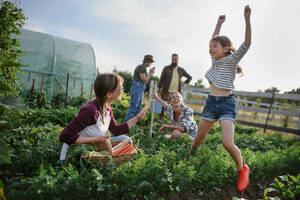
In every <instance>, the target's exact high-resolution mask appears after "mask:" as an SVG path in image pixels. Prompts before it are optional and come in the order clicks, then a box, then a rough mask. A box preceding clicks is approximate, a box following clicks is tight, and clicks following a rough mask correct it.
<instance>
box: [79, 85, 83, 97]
mask: <svg viewBox="0 0 300 200" xmlns="http://www.w3.org/2000/svg"><path fill="white" fill-rule="evenodd" d="M82 96H83V82H81V90H80V97H82Z"/></svg>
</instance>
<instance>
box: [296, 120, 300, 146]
mask: <svg viewBox="0 0 300 200" xmlns="http://www.w3.org/2000/svg"><path fill="white" fill-rule="evenodd" d="M298 130H300V115H299V116H298ZM296 140H297V141H299V140H300V135H296Z"/></svg>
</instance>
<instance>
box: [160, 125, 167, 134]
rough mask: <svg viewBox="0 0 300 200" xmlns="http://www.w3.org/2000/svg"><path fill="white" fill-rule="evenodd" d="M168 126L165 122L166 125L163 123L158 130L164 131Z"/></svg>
mask: <svg viewBox="0 0 300 200" xmlns="http://www.w3.org/2000/svg"><path fill="white" fill-rule="evenodd" d="M166 128H168V125H166V124H164V125H162V126H161V127H160V128H159V129H158V130H159V131H161V132H162V131H164V130H165V129H166Z"/></svg>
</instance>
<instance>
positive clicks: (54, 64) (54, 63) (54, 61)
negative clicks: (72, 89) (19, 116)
mask: <svg viewBox="0 0 300 200" xmlns="http://www.w3.org/2000/svg"><path fill="white" fill-rule="evenodd" d="M30 31H31V30H30ZM33 32H35V31H33ZM42 34H45V35H46V36H47V37H50V40H51V43H52V46H53V50H52V52H53V58H52V59H51V60H52V67H51V70H49V71H50V72H45V71H38V70H32V69H26V68H20V71H24V72H29V77H30V72H32V73H36V74H47V75H50V76H51V78H50V80H51V87H50V89H49V94H50V96H52V95H53V94H54V91H53V90H54V82H55V81H57V82H58V83H59V82H60V81H61V80H60V79H59V78H58V77H62V78H67V76H66V75H62V74H57V73H56V71H55V70H56V67H57V58H56V57H57V55H56V54H57V52H56V44H55V39H54V38H55V37H56V36H53V35H50V34H47V33H42ZM58 38H59V37H58ZM61 39H66V40H69V39H68V38H61ZM74 42H77V43H81V44H85V45H86V47H87V48H89V49H90V50H91V52H92V54H91V57H92V59H93V63H94V64H95V71H94V72H93V74H92V75H93V76H94V77H95V78H96V69H97V66H96V56H95V52H94V50H93V48H92V46H91V45H90V44H89V43H83V42H80V41H75V40H74ZM42 44H43V43H42V42H41V43H40V46H42ZM78 46H79V47H80V45H78ZM39 49H40V48H39ZM78 49H80V48H76V49H74V52H76V51H78ZM25 51H26V50H25ZM21 66H26V65H21ZM95 78H93V79H92V78H81V77H77V76H72V75H70V74H69V79H74V81H75V80H76V79H77V80H86V81H91V82H92V84H90V86H92V85H93V81H94V80H95ZM28 79H29V78H28ZM90 86H89V87H90ZM62 89H64V90H66V87H65V85H64V84H62Z"/></svg>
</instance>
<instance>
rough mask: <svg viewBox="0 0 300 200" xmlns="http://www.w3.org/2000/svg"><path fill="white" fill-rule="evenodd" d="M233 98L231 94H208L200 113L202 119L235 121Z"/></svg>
mask: <svg viewBox="0 0 300 200" xmlns="http://www.w3.org/2000/svg"><path fill="white" fill-rule="evenodd" d="M235 117H236V111H235V99H234V96H233V94H231V95H229V96H211V95H208V97H207V99H206V104H205V107H204V110H203V113H202V117H201V118H202V119H205V120H208V121H217V120H224V119H226V120H231V121H233V122H235Z"/></svg>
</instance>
